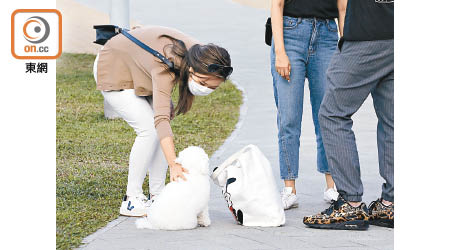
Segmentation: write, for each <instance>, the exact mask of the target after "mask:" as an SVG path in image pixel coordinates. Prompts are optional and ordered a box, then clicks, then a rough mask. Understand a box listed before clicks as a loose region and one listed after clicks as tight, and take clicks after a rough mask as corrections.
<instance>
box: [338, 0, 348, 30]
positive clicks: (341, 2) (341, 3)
mask: <svg viewBox="0 0 450 250" xmlns="http://www.w3.org/2000/svg"><path fill="white" fill-rule="evenodd" d="M337 7H338V11H339V17H338V23H339V34H340V35H341V37H342V36H343V35H344V22H345V12H346V10H347V0H337Z"/></svg>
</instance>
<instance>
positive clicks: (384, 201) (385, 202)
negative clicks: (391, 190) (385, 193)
mask: <svg viewBox="0 0 450 250" xmlns="http://www.w3.org/2000/svg"><path fill="white" fill-rule="evenodd" d="M381 203H383V205H385V206H388V207H389V206H390V205H392V202H390V201H387V200H385V199H383V200H382V201H381Z"/></svg>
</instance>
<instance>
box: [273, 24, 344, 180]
mask: <svg viewBox="0 0 450 250" xmlns="http://www.w3.org/2000/svg"><path fill="white" fill-rule="evenodd" d="M283 33H284V46H285V49H286V53H287V55H288V57H289V61H290V63H291V75H290V79H291V80H290V82H288V81H287V80H285V79H284V78H282V77H281V76H280V75H279V74H278V73H277V71H276V68H275V49H274V42H273V41H272V50H271V55H270V57H271V68H272V77H273V89H274V97H275V104H276V105H277V109H278V113H277V125H278V147H279V160H280V175H281V178H282V179H284V180H294V179H297V178H298V168H299V149H300V133H301V123H302V114H303V95H304V86H305V78H308V82H309V89H310V100H311V106H312V116H313V122H314V127H315V133H316V142H317V170H318V171H319V172H320V173H329V172H330V171H329V168H328V162H327V159H326V155H325V149H324V147H323V143H322V136H321V134H320V125H319V120H318V113H319V108H320V104H321V102H322V99H323V96H324V93H325V87H326V71H327V68H328V64H329V62H330V59H331V57H332V55H333V53H334V51H335V50H336V48H337V41H338V34H337V25H336V22H335V21H334V20H324V19H316V18H293V17H287V16H284V17H283Z"/></svg>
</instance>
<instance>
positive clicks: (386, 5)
mask: <svg viewBox="0 0 450 250" xmlns="http://www.w3.org/2000/svg"><path fill="white" fill-rule="evenodd" d="M388 39H394V1H393V0H348V4H347V12H346V14H345V23H344V40H348V41H373V40H388Z"/></svg>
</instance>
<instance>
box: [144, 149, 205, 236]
mask: <svg viewBox="0 0 450 250" xmlns="http://www.w3.org/2000/svg"><path fill="white" fill-rule="evenodd" d="M176 162H177V163H180V164H181V165H182V166H183V167H184V168H186V169H187V170H188V171H189V173H188V174H187V173H184V176H185V177H186V181H184V180H181V179H179V180H178V181H175V182H171V183H169V184H167V186H166V187H165V188H164V189H163V191H162V192H161V194H159V195H158V197H157V198H156V200H155V201H154V202H153V203H152V205H151V206H150V208H149V209H148V211H147V217H145V218H141V219H138V220H136V226H137V228H149V229H163V230H181V229H192V228H195V227H197V225H200V226H205V227H207V226H209V225H210V224H211V220H210V219H209V213H208V202H209V192H210V190H209V188H210V186H209V159H208V155H207V154H206V153H205V151H204V150H203V149H202V148H200V147H194V146H190V147H188V148H186V149H184V150H183V151H181V152H180V153H179V155H178V158H177V159H176Z"/></svg>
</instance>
